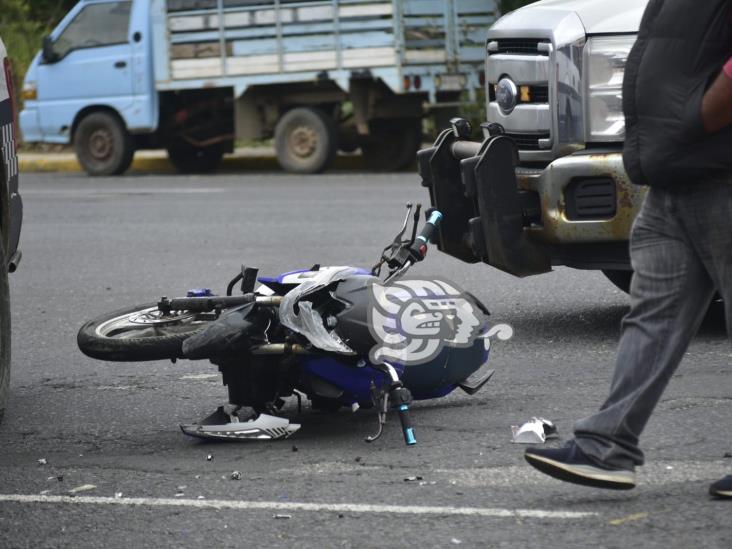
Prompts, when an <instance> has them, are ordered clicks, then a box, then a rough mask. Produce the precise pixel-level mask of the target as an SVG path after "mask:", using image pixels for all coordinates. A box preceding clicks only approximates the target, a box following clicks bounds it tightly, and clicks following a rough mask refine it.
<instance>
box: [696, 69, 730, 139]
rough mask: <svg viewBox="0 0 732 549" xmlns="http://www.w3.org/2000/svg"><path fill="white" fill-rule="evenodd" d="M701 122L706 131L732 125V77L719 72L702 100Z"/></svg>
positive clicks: (716, 130)
mask: <svg viewBox="0 0 732 549" xmlns="http://www.w3.org/2000/svg"><path fill="white" fill-rule="evenodd" d="M702 122H704V129H705V130H706V131H707V133H716V132H718V131H719V130H722V129H724V128H726V127H727V126H730V125H732V78H730V77H729V76H727V73H726V72H725V71H722V72H720V73H719V76H717V79H716V80H715V81H714V83H712V85H711V86H710V87H709V89H708V90H707V92H706V93H705V94H704V99H703V100H702Z"/></svg>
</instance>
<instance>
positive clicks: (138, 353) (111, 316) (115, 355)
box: [76, 303, 215, 362]
mask: <svg viewBox="0 0 732 549" xmlns="http://www.w3.org/2000/svg"><path fill="white" fill-rule="evenodd" d="M214 320H215V316H214V315H213V314H208V313H194V312H190V311H172V312H171V314H169V315H164V314H163V313H162V312H161V311H160V310H158V307H157V304H156V303H146V304H144V305H136V306H134V307H127V308H125V309H120V310H118V311H114V312H111V313H106V314H104V315H101V316H99V317H97V318H95V319H94V320H90V321H89V322H87V323H86V324H84V325H83V326H82V327H81V329H80V330H79V334H78V335H77V337H76V341H77V343H78V345H79V349H80V350H81V352H82V353H84V354H85V355H87V356H90V357H92V358H96V359H99V360H109V361H113V362H139V361H146V360H168V359H175V358H181V357H182V356H183V351H182V346H183V341H184V340H185V339H187V338H188V337H190V336H192V335H193V334H195V333H196V332H199V331H201V330H203V329H204V328H205V327H206V326H208V325H209V324H210V323H211V322H213V321H214Z"/></svg>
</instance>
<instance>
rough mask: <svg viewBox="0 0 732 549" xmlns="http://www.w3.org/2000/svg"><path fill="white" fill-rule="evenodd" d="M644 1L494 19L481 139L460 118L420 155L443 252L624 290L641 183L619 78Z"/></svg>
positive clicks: (595, 2)
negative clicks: (560, 270) (589, 274)
mask: <svg viewBox="0 0 732 549" xmlns="http://www.w3.org/2000/svg"><path fill="white" fill-rule="evenodd" d="M645 6H646V2H645V1H643V0H544V1H541V2H536V3H534V4H530V5H528V6H525V7H523V8H521V9H518V10H516V11H514V12H511V13H509V14H507V15H505V16H504V17H503V18H501V19H500V20H499V21H497V22H496V24H495V25H493V26H492V27H491V29H490V30H489V31H488V38H487V42H486V97H487V119H488V121H487V123H485V124H483V125H482V127H483V138H484V140H483V142H482V143H476V142H471V141H470V140H469V133H470V132H469V130H468V129H467V128H466V127H465V125H464V124H462V125H461V124H456V125H455V126H454V127H453V129H451V130H446V131H444V132H443V133H442V134H441V135H440V137H439V138H438V140H437V141H436V143H435V144H434V146H433V147H432V148H430V149H426V150H423V151H420V153H419V167H420V174H421V176H422V179H423V185H424V186H425V187H427V188H428V189H429V192H430V197H431V200H432V205H433V206H435V207H436V208H438V209H440V210H441V211H442V212H443V213H444V214H445V218H444V222H443V225H442V227H441V242H440V248H441V250H442V251H443V252H446V253H448V254H450V255H453V256H455V257H457V258H459V259H462V260H464V261H467V262H479V261H483V262H485V263H488V264H490V265H492V266H494V267H497V268H499V269H501V270H504V271H506V272H509V273H511V274H514V275H517V276H529V275H534V274H539V273H543V272H546V271H549V270H551V268H552V266H555V265H566V266H569V267H574V268H578V269H595V270H602V271H603V272H604V273H605V274H606V275H607V276H608V278H609V279H610V280H611V281H613V282H614V283H615V284H616V285H618V286H619V287H621V288H622V289H625V290H627V288H628V286H629V283H630V277H631V274H632V271H631V268H630V260H629V256H628V235H629V233H630V227H631V224H632V222H633V219H634V218H635V216H636V214H637V212H638V209H639V207H640V204H641V202H642V199H643V196H644V193H645V190H644V188H642V187H638V186H635V185H633V184H632V183H631V182H630V181H629V180H628V177H627V175H626V173H625V170H624V168H623V163H622V158H621V151H622V145H623V139H624V135H625V124H624V117H623V113H622V96H621V86H622V81H623V74H624V68H625V61H626V58H627V55H628V53H629V51H630V49H631V47H632V45H633V43H634V42H635V39H636V34H637V31H638V27H639V25H640V19H641V16H642V14H643V10H644V9H645ZM500 133H504V134H505V136H506V137H500V138H491V134H493V135H496V134H500Z"/></svg>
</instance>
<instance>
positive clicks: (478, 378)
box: [458, 370, 496, 395]
mask: <svg viewBox="0 0 732 549" xmlns="http://www.w3.org/2000/svg"><path fill="white" fill-rule="evenodd" d="M495 373H496V371H495V370H486V371H485V372H481V371H480V370H478V371H476V372H474V373H473V374H472V375H471V376H470V377H468V378H467V379H465V380H463V381H461V382H460V383H458V387H460V388H461V389H462V390H463V391H465V392H466V393H468V394H469V395H474V394H475V393H477V392H478V391H480V390H481V389H482V388H483V385H485V384H486V383H488V381H489V380H490V379H491V378H492V377H493V374H495Z"/></svg>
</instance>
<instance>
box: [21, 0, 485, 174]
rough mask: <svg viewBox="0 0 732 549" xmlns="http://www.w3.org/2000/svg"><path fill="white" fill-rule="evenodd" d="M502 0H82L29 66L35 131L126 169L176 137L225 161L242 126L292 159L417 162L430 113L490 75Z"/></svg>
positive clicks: (178, 161)
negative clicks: (354, 155) (489, 37)
mask: <svg viewBox="0 0 732 549" xmlns="http://www.w3.org/2000/svg"><path fill="white" fill-rule="evenodd" d="M497 11H498V8H497V6H496V1H495V0H299V1H293V0H276V1H269V2H266V1H262V0H132V1H129V0H128V1H120V0H82V1H81V2H79V3H78V4H77V5H76V6H75V7H74V8H72V9H71V11H69V13H68V14H67V15H66V16H65V17H64V18H63V20H62V21H61V22H60V23H59V25H58V26H57V27H56V28H55V29H54V30H53V32H52V33H51V34H50V35H49V36H48V37H46V38H45V39H44V41H43V48H42V50H41V51H40V52H39V53H38V55H37V56H36V58H35V59H34V61H33V63H32V65H31V67H30V69H29V71H28V73H27V75H26V78H25V82H24V86H23V90H22V97H23V100H24V109H23V111H22V112H21V115H20V124H21V129H22V132H23V138H24V140H25V141H27V142H46V143H61V144H69V143H72V144H73V145H74V148H75V151H76V154H77V156H78V158H79V161H80V163H81V165H82V166H83V167H84V169H85V170H86V171H87V172H88V173H90V174H95V175H110V174H120V173H123V172H124V171H125V170H126V169H127V168H128V167H129V166H130V164H131V162H132V158H133V155H134V151H135V150H137V149H145V148H165V149H167V151H168V156H169V158H170V160H171V161H172V163H173V164H174V165H175V166H176V167H177V168H178V169H179V170H180V171H182V172H205V171H212V170H214V169H215V168H216V167H217V166H218V164H219V162H220V160H221V158H222V156H223V154H225V153H226V152H231V151H232V150H233V147H234V143H235V141H236V140H250V139H261V138H274V143H275V149H276V153H277V158H278V160H279V162H280V164H281V165H282V167H283V168H284V169H286V170H288V171H291V172H298V173H314V172H320V171H323V170H326V169H327V168H328V166H329V165H330V163H331V162H332V160H333V158H334V156H335V154H336V153H337V151H338V150H339V149H340V150H343V151H353V150H356V149H357V148H360V149H361V150H362V152H363V155H364V157H365V164H366V165H367V166H369V167H371V168H374V169H377V170H394V169H399V168H402V167H404V166H406V165H408V164H409V163H411V162H412V161H413V159H414V157H415V153H416V151H417V150H418V148H419V145H420V137H421V129H422V124H421V121H422V119H423V118H424V116H425V115H436V118H438V120H440V122H438V125H440V126H442V125H444V120H445V119H446V118H447V117H449V116H450V115H451V114H452V113H453V112H455V109H456V108H457V106H458V103H459V101H460V100H461V98H462V97H463V94H464V93H467V94H468V96H469V98H473V99H474V98H475V94H476V91H477V90H479V89H481V88H483V85H484V74H485V73H484V68H483V62H484V58H485V35H486V31H487V29H488V28H489V27H490V25H491V24H492V22H493V21H494V20H495V19H496V16H497Z"/></svg>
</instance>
